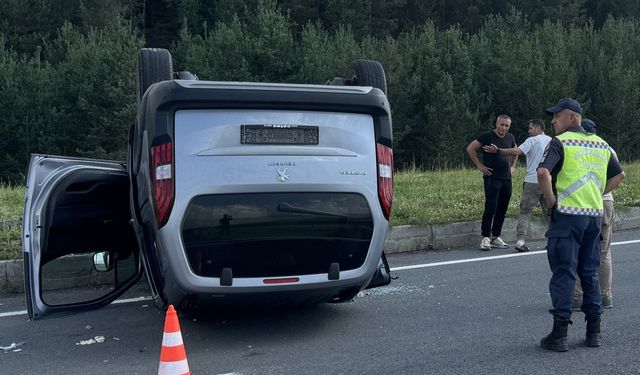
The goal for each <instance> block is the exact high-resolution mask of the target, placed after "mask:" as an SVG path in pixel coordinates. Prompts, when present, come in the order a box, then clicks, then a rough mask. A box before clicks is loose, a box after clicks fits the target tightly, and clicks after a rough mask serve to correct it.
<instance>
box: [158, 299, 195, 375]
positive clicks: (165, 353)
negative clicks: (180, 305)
mask: <svg viewBox="0 0 640 375" xmlns="http://www.w3.org/2000/svg"><path fill="white" fill-rule="evenodd" d="M190 374H191V373H190V372H189V364H188V363H187V354H186V353H185V351H184V344H183V343H182V333H180V322H179V321H178V314H176V310H175V309H174V308H173V305H169V308H168V309H167V317H166V318H165V321H164V334H163V335H162V349H161V350H160V367H159V368H158V375H190Z"/></svg>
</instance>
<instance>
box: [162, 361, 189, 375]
mask: <svg viewBox="0 0 640 375" xmlns="http://www.w3.org/2000/svg"><path fill="white" fill-rule="evenodd" d="M187 374H190V372H189V364H188V363H187V360H186V359H185V360H182V361H177V362H160V366H159V367H158V375H187Z"/></svg>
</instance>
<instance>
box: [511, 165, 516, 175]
mask: <svg viewBox="0 0 640 375" xmlns="http://www.w3.org/2000/svg"><path fill="white" fill-rule="evenodd" d="M514 174H516V167H511V175H512V176H513V175H514Z"/></svg>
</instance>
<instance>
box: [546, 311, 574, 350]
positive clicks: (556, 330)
mask: <svg viewBox="0 0 640 375" xmlns="http://www.w3.org/2000/svg"><path fill="white" fill-rule="evenodd" d="M570 323H571V320H560V319H558V318H553V331H551V333H550V334H548V335H547V337H545V338H543V339H542V340H541V341H540V346H541V347H543V348H545V349H549V350H553V351H556V352H566V351H567V350H569V344H568V343H567V328H568V327H569V324H570Z"/></svg>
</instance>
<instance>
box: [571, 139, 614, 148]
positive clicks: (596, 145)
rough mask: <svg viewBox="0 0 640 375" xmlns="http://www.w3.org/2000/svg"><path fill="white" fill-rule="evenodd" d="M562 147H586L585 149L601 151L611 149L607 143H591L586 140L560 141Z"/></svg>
mask: <svg viewBox="0 0 640 375" xmlns="http://www.w3.org/2000/svg"><path fill="white" fill-rule="evenodd" d="M560 142H562V144H563V145H566V146H579V147H587V148H602V149H607V150H609V149H611V148H610V147H609V145H608V144H607V142H604V141H602V142H600V141H592V140H586V139H560Z"/></svg>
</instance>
